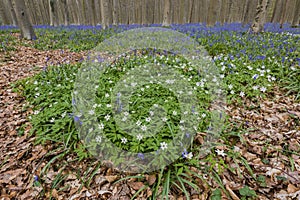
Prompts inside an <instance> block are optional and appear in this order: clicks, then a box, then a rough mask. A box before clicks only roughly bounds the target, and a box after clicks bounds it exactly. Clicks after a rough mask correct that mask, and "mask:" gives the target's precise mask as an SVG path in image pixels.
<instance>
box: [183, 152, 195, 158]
mask: <svg viewBox="0 0 300 200" xmlns="http://www.w3.org/2000/svg"><path fill="white" fill-rule="evenodd" d="M184 157H185V158H186V159H192V158H193V153H192V152H190V153H188V154H187V155H184Z"/></svg>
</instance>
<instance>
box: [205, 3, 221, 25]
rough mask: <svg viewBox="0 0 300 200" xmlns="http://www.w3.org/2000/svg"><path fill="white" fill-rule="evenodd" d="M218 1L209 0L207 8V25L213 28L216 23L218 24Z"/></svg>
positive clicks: (219, 7)
mask: <svg viewBox="0 0 300 200" xmlns="http://www.w3.org/2000/svg"><path fill="white" fill-rule="evenodd" d="M220 4H221V2H220V1H219V0H210V1H209V6H208V16H207V25H209V26H213V25H214V24H215V23H216V22H219V19H220V18H219V15H220V9H221V6H220Z"/></svg>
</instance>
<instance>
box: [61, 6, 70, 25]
mask: <svg viewBox="0 0 300 200" xmlns="http://www.w3.org/2000/svg"><path fill="white" fill-rule="evenodd" d="M61 2H62V7H63V9H62V10H63V12H64V25H65V26H68V25H69V24H70V16H69V9H68V5H67V0H61Z"/></svg>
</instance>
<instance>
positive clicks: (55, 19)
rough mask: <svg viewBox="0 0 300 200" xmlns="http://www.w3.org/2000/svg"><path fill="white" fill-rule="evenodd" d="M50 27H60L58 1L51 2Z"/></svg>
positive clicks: (50, 0)
mask: <svg viewBox="0 0 300 200" xmlns="http://www.w3.org/2000/svg"><path fill="white" fill-rule="evenodd" d="M48 3H49V14H50V26H58V24H59V23H58V12H57V0H49V1H48Z"/></svg>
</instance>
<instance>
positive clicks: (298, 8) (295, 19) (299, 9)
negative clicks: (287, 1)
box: [292, 0, 300, 27]
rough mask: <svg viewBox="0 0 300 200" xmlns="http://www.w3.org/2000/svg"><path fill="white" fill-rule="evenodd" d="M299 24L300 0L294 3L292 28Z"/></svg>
mask: <svg viewBox="0 0 300 200" xmlns="http://www.w3.org/2000/svg"><path fill="white" fill-rule="evenodd" d="M299 24H300V0H298V1H297V2H296V6H295V10H294V16H293V21H292V27H298V26H299Z"/></svg>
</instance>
